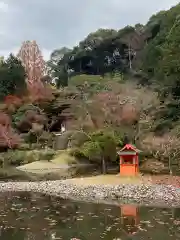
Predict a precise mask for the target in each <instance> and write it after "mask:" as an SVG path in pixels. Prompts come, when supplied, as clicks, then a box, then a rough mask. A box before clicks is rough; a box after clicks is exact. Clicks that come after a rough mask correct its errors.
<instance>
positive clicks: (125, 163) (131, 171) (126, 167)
mask: <svg viewBox="0 0 180 240" xmlns="http://www.w3.org/2000/svg"><path fill="white" fill-rule="evenodd" d="M139 152H140V151H139V150H138V149H137V148H136V147H134V146H133V145H131V144H126V145H125V146H124V147H123V149H121V150H120V151H119V152H118V154H119V156H120V175H122V176H136V175H137V174H138V173H139V159H138V153H139Z"/></svg>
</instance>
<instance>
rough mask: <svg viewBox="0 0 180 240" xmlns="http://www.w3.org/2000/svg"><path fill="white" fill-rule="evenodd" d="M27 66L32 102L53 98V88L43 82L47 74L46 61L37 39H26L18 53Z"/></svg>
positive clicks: (28, 86) (23, 63)
mask: <svg viewBox="0 0 180 240" xmlns="http://www.w3.org/2000/svg"><path fill="white" fill-rule="evenodd" d="M18 58H19V59H20V60H21V62H22V65H23V66H24V68H25V71H26V75H27V79H26V83H27V88H28V91H29V97H30V100H31V101H32V102H41V101H46V100H51V99H52V98H53V94H52V89H51V88H50V87H49V86H48V85H46V84H45V83H43V82H42V79H43V77H44V76H45V69H46V66H45V61H44V60H43V57H42V53H41V50H40V49H39V47H38V45H37V43H36V41H32V42H31V41H26V42H24V43H23V44H22V47H21V49H20V51H19V53H18Z"/></svg>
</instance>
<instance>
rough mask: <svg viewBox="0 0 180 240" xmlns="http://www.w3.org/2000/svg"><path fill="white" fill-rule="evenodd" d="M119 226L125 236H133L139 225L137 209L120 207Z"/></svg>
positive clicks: (134, 207)
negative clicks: (120, 225)
mask: <svg viewBox="0 0 180 240" xmlns="http://www.w3.org/2000/svg"><path fill="white" fill-rule="evenodd" d="M121 224H122V228H123V230H124V231H125V232H126V233H127V234H135V233H136V232H137V231H138V227H137V225H138V224H139V212H138V207H136V206H133V205H123V206H121Z"/></svg>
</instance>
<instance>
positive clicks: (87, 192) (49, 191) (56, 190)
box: [0, 180, 180, 207]
mask: <svg viewBox="0 0 180 240" xmlns="http://www.w3.org/2000/svg"><path fill="white" fill-rule="evenodd" d="M25 191H27V192H37V193H41V194H46V195H52V196H59V197H61V198H64V199H71V200H78V201H88V202H98V203H109V204H116V205H117V204H121V203H128V202H134V203H136V204H138V205H148V206H161V207H180V188H176V187H173V186H170V185H169V186H167V185H150V184H148V185H147V184H146V185H144V184H139V185H135V184H133V185H132V184H131V185H130V184H121V185H114V186H112V185H90V186H82V185H76V184H72V183H67V182H66V180H58V181H43V182H6V183H0V192H25Z"/></svg>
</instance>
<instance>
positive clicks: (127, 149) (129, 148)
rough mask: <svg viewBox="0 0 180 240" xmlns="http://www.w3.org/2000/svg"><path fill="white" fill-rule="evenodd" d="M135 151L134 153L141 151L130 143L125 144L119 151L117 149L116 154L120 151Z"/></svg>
mask: <svg viewBox="0 0 180 240" xmlns="http://www.w3.org/2000/svg"><path fill="white" fill-rule="evenodd" d="M125 151H128V152H132V151H133V152H135V153H140V152H141V151H140V150H139V149H137V148H136V147H135V146H134V145H132V144H126V145H125V146H124V147H123V148H122V149H121V150H120V151H118V154H121V153H122V152H125Z"/></svg>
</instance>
